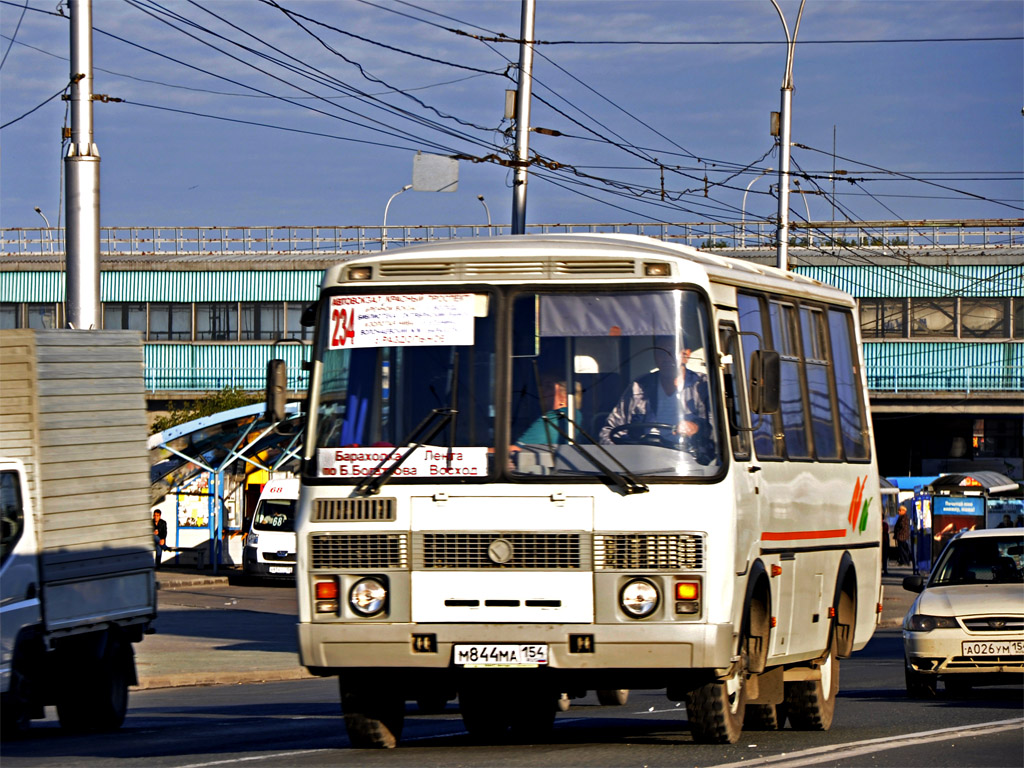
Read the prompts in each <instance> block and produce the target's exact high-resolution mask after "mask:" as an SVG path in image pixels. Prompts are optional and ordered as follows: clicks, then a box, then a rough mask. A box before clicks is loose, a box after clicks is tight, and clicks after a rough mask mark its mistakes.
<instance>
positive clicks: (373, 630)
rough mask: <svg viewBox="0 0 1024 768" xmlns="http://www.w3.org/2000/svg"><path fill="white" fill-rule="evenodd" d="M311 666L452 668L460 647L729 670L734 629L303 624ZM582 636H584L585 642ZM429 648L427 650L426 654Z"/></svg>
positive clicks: (619, 665) (580, 664)
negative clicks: (530, 649)
mask: <svg viewBox="0 0 1024 768" xmlns="http://www.w3.org/2000/svg"><path fill="white" fill-rule="evenodd" d="M298 632H299V658H300V660H301V663H302V664H303V665H304V666H306V667H310V668H319V669H322V670H323V669H327V670H343V669H348V668H362V669H366V668H421V669H430V668H433V669H439V668H447V667H452V666H454V665H453V646H454V645H455V644H457V643H477V644H485V643H486V644H501V645H516V644H526V643H542V644H545V645H547V646H548V664H547V665H546V666H548V667H549V668H554V669H566V670H569V669H581V670H582V669H591V670H598V669H703V670H711V669H725V668H727V667H729V665H730V663H731V660H732V656H733V648H734V642H735V640H734V636H733V627H732V625H731V624H698V623H693V624H678V623H677V624H643V625H637V624H622V625H619V624H614V625H593V624H580V625H574V624H568V625H566V624H561V625H550V624H472V625H469V624H371V623H366V624H340V623H338V624H326V623H323V624H299V625H298ZM581 636H582V638H581ZM423 649H427V650H423Z"/></svg>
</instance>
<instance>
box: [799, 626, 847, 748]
mask: <svg viewBox="0 0 1024 768" xmlns="http://www.w3.org/2000/svg"><path fill="white" fill-rule="evenodd" d="M838 693H839V659H838V657H837V655H836V639H835V632H834V631H833V633H832V641H831V642H830V643H829V649H828V656H826V658H825V661H824V662H822V664H821V678H820V679H818V680H797V681H793V682H791V683H787V684H786V713H787V715H788V716H789V722H790V723H791V724H792V725H793V728H795V729H796V730H799V731H827V730H828V729H829V728H831V727H832V717H833V715H834V714H835V710H836V694H838Z"/></svg>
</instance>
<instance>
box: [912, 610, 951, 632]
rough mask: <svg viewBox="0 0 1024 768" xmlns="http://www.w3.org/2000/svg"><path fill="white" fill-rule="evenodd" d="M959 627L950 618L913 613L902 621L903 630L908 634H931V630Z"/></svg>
mask: <svg viewBox="0 0 1024 768" xmlns="http://www.w3.org/2000/svg"><path fill="white" fill-rule="evenodd" d="M959 626H960V625H959V624H957V623H956V619H954V618H953V617H952V616H928V615H927V614H924V613H915V614H913V615H912V616H908V617H907V618H906V619H905V620H904V621H903V628H904V629H905V630H907V631H909V632H931V631H932V630H933V629H956V628H957V627H959Z"/></svg>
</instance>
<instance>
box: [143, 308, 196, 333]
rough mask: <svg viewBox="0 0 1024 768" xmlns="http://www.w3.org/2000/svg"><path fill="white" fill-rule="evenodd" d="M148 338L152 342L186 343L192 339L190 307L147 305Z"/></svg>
mask: <svg viewBox="0 0 1024 768" xmlns="http://www.w3.org/2000/svg"><path fill="white" fill-rule="evenodd" d="M149 338H150V339H151V340H153V341H188V340H189V339H191V338H192V305H191V304H185V303H180V302H155V303H153V304H150V305H149Z"/></svg>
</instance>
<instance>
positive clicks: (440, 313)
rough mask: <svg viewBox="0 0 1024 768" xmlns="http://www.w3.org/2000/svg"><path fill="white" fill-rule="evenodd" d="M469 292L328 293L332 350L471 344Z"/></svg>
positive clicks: (471, 297)
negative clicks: (336, 294) (370, 294)
mask: <svg viewBox="0 0 1024 768" xmlns="http://www.w3.org/2000/svg"><path fill="white" fill-rule="evenodd" d="M473 308H474V296H473V294H471V293H415V294H392V295H386V296H333V297H331V314H330V321H331V328H330V331H331V338H330V348H331V349H349V348H357V347H398V346H436V345H453V346H454V345H461V346H466V345H470V344H472V343H473Z"/></svg>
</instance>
